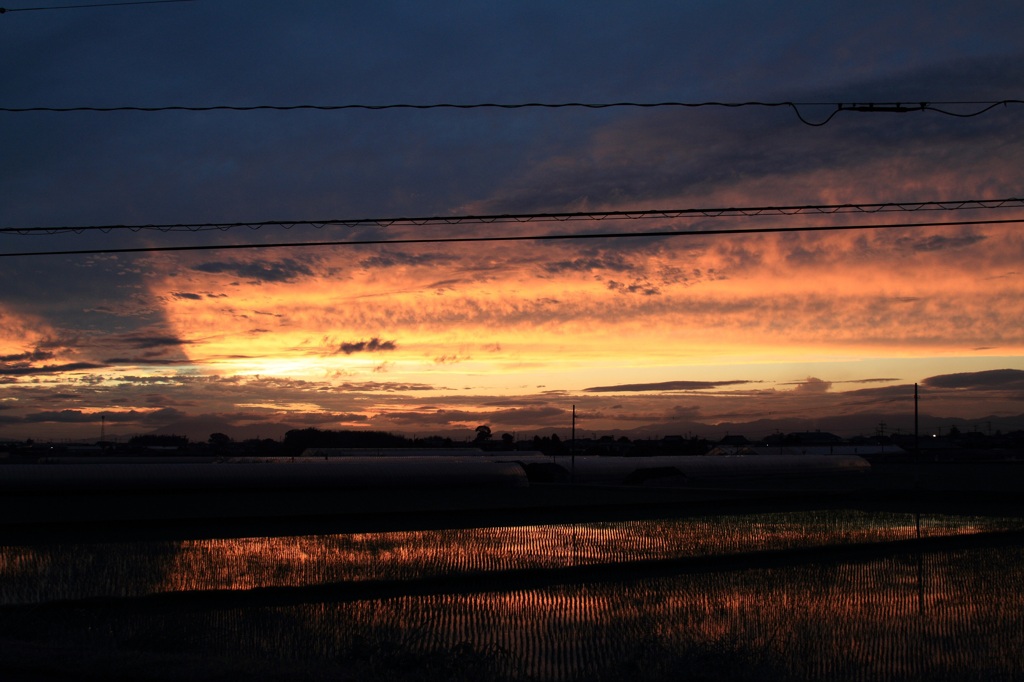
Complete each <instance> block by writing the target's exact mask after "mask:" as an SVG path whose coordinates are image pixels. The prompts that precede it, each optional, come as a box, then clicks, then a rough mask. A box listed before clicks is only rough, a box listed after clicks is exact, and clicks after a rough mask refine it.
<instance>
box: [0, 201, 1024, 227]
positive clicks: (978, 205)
mask: <svg viewBox="0 0 1024 682" xmlns="http://www.w3.org/2000/svg"><path fill="white" fill-rule="evenodd" d="M1004 208H1024V199H1018V198H1006V199H957V200H948V201H914V202H886V203H861V204H803V205H793V206H746V207H728V208H681V209H642V210H635V211H629V210H626V211H576V212H564V213H502V214H490V215H488V214H484V215H461V216H460V215H455V216H428V217H419V218H409V217H402V218H340V219H337V218H336V219H326V220H264V221H258V222H227V223H170V224H161V225H153V224H150V225H82V226H51V227H0V234H17V235H55V234H67V233H75V234H82V233H85V232H104V233H109V232H114V231H121V230H128V231H131V232H142V231H155V232H209V231H221V232H226V231H228V230H231V229H235V228H243V227H247V228H249V229H251V230H259V229H261V228H264V227H283V228H286V229H290V228H292V227H299V226H305V227H314V228H316V229H321V228H324V227H327V226H340V227H384V228H387V227H397V226H412V227H425V226H431V225H473V224H481V225H486V224H501V223H535V222H577V221H603V220H645V219H648V220H649V219H657V218H661V219H674V218H698V217H705V218H721V217H744V218H750V217H756V216H792V215H808V214H813V215H837V214H847V213H855V214H873V213H889V212H904V213H916V212H919V211H963V210H975V209H989V210H993V209H1004Z"/></svg>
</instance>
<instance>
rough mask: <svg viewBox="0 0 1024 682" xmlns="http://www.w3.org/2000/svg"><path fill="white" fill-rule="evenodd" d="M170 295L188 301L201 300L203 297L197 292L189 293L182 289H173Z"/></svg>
mask: <svg viewBox="0 0 1024 682" xmlns="http://www.w3.org/2000/svg"><path fill="white" fill-rule="evenodd" d="M171 296H173V297H174V298H178V299H184V300H188V301H201V300H203V297H202V296H200V295H199V294H191V293H187V292H183V291H175V292H174V293H172V294H171Z"/></svg>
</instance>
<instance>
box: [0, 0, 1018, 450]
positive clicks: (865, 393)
mask: <svg viewBox="0 0 1024 682" xmlns="http://www.w3.org/2000/svg"><path fill="white" fill-rule="evenodd" d="M79 4H87V3H84V2H73V1H70V0H69V1H67V2H65V1H64V0H46V1H45V2H34V1H33V0H17V1H15V0H10V2H7V3H5V4H4V7H6V8H7V9H8V11H7V12H6V13H4V14H0V63H3V64H4V75H3V76H2V78H0V84H2V87H0V107H2V108H4V109H5V110H4V111H0V150H2V151H0V227H2V228H38V227H82V226H101V225H132V226H142V225H196V224H208V223H244V222H250V221H251V222H264V221H285V222H288V221H322V222H327V221H330V220H345V219H349V220H352V219H364V218H400V217H431V216H465V215H481V214H487V215H493V214H537V213H540V214H543V213H565V212H600V211H606V212H607V211H626V210H633V211H642V210H653V209H659V210H661V209H664V210H679V209H703V208H709V209H710V208H724V207H777V206H818V205H834V204H856V205H862V204H878V203H889V202H893V203H912V202H954V201H976V200H998V199H1012V198H1017V199H1020V198H1022V197H1024V187H1022V184H1024V161H1022V159H1024V104H1021V103H1019V102H1016V103H1008V104H1005V105H999V106H996V107H994V108H992V109H991V110H989V111H986V112H984V113H980V114H979V115H977V116H973V117H964V116H963V115H965V114H970V113H975V112H978V111H980V110H982V109H984V108H985V107H986V106H987V105H986V104H984V103H987V102H997V101H1003V100H1021V99H1024V68H1022V67H1021V65H1022V64H1024V42H1022V40H1021V36H1020V28H1021V26H1024V5H1019V4H1017V3H1010V2H983V1H982V2H971V3H966V2H959V1H958V2H928V3H923V2H920V3H918V2H907V3H891V2H860V3H855V4H854V3H822V2H814V3H812V2H790V3H764V2H689V3H680V2H668V1H666V2H653V1H652V2H643V3H621V2H603V1H592V0H588V1H587V2H560V3H550V2H533V1H525V0H524V1H518V2H505V3H502V2H492V3H457V2H387V1H384V2H374V3H342V2H328V1H326V0H297V1H295V2H288V3H280V2H273V3H272V2H265V1H263V0H253V1H249V0H246V1H243V0H194V1H191V2H162V3H155V4H150V5H125V6H110V7H92V8H85V7H80V8H71V9H58V10H53V9H47V10H38V11H14V10H17V9H24V10H27V9H29V8H31V7H42V6H46V7H54V6H58V5H68V6H70V5H79ZM668 101H671V102H687V103H700V102H711V101H715V102H726V103H740V102H751V101H759V102H800V103H819V104H816V105H813V106H812V105H811V104H803V105H801V106H800V107H798V109H797V110H794V109H792V108H788V107H762V106H747V107H700V108H684V107H652V108H636V107H615V108H606V109H592V108H582V107H573V108H559V109H552V108H527V109H498V108H478V109H451V108H447V109H385V110H365V109H363V110H360V109H356V110H352V109H349V110H336V111H313V110H292V111H268V110H258V111H225V110H214V111H203V112H197V111H160V112H140V111H118V112H86V111H78V112H63V113H59V112H52V111H51V112H44V111H34V112H17V111H11V110H12V109H19V108H30V107H52V108H65V107H119V106H134V107H167V106H191V107H208V106H219V105H232V106H253V105H282V106H286V105H302V104H307V105H342V104H365V105H383V104H400V103H402V104H435V103H455V104H477V103H505V104H520V103H528V102H544V103H567V102H589V103H611V102H668ZM870 102H876V103H903V104H906V105H908V106H910V107H914V106H917V105H919V104H920V103H922V102H928V103H948V104H942V105H940V104H934V105H933V107H930V108H929V109H928V110H924V111H909V112H904V113H893V112H877V111H876V112H873V113H865V112H855V111H841V112H839V113H837V114H835V110H836V106H835V104H836V103H846V104H853V103H861V104H864V103H870ZM936 109H942V110H945V111H948V112H950V113H955V114H960V115H961V116H952V115H946V114H943V113H940V112H939V111H936ZM798 114H799V115H798ZM832 114H835V115H834V116H833V117H832V118H831V119H830V120H828V123H826V124H824V125H821V126H812V125H807V124H806V123H805V122H802V121H801V118H800V117H803V118H804V119H805V120H806V121H807V122H811V123H819V122H822V121H823V120H825V119H827V118H828V117H829V116H830V115H832ZM1021 206H1022V202H1021V201H1019V200H1018V201H1016V202H1010V203H1009V204H1008V205H1006V206H1003V207H1000V208H997V207H994V205H986V207H983V208H978V207H975V205H974V204H969V205H968V206H966V207H965V210H955V211H938V210H929V211H905V212H904V211H890V212H879V213H849V212H844V213H838V214H833V215H814V214H797V215H778V214H777V213H774V212H767V213H766V214H765V215H760V216H754V217H745V216H735V215H732V216H717V217H715V216H705V215H698V216H684V217H659V218H646V219H642V220H625V219H622V220H601V221H588V220H575V221H571V222H546V221H540V222H522V223H497V224H495V223H483V224H479V223H464V224H458V225H437V224H432V225H419V226H416V225H409V224H398V225H392V226H381V225H373V224H363V225H359V226H356V227H346V226H344V225H337V224H335V225H327V226H323V227H319V228H317V227H313V226H309V225H298V226H292V227H290V228H286V227H282V226H279V225H267V226H264V227H262V228H260V229H253V228H251V227H248V226H242V227H235V228H231V229H225V230H210V231H195V230H174V231H158V230H145V229H143V230H117V229H115V230H104V231H98V230H86V231H82V232H80V233H74V232H70V233H69V232H63V233H58V234H41V233H38V232H36V233H27V234H15V233H12V232H10V231H7V232H4V233H0V439H2V438H29V437H31V438H35V439H37V440H47V439H51V438H52V439H63V438H83V439H96V438H98V437H99V435H100V430H101V423H102V428H103V429H105V433H106V435H107V436H108V437H114V438H127V437H129V436H131V435H135V434H143V433H179V434H181V433H184V434H186V435H189V436H190V437H192V438H200V439H201V438H205V436H206V435H208V434H209V433H210V432H211V431H224V432H226V433H228V434H229V435H232V436H233V437H236V438H243V437H254V436H263V437H273V438H278V437H280V436H281V435H282V434H283V433H284V431H285V430H287V429H288V428H304V427H309V426H313V427H317V428H323V429H343V428H344V429H349V428H359V429H375V430H383V431H391V432H402V433H407V434H410V435H412V434H415V435H421V436H422V435H429V434H445V435H454V436H456V437H460V435H465V436H467V437H468V436H469V435H471V434H472V432H473V429H474V427H476V426H477V425H479V424H489V425H490V426H491V428H492V430H494V431H495V433H500V432H504V431H508V432H514V433H516V434H517V435H533V434H535V433H541V434H548V433H551V432H553V431H558V432H561V433H563V434H564V433H565V432H566V431H567V430H568V428H569V426H570V423H571V412H572V407H573V406H574V405H575V406H576V409H577V413H578V423H579V425H580V428H582V429H584V430H585V432H586V433H587V434H588V435H589V434H590V433H597V434H600V433H613V432H614V433H626V434H634V435H642V436H650V435H665V434H673V433H680V434H681V433H687V432H698V433H700V434H701V435H706V436H708V437H720V436H722V435H724V434H725V432H726V431H732V432H733V433H735V432H743V431H744V427H743V425H744V424H746V425H748V428H749V429H750V430H751V431H750V432H749V433H747V435H748V436H751V437H757V436H763V435H765V434H764V433H762V432H761V431H762V430H764V429H766V428H769V427H770V422H772V421H773V420H775V421H777V423H779V424H783V423H792V424H797V422H795V421H793V420H796V419H801V420H804V421H803V422H800V424H802V425H803V426H804V427H806V428H821V429H822V430H834V431H836V432H837V433H843V435H852V432H856V431H858V430H859V431H863V432H866V433H870V432H871V430H872V429H873V428H875V425H876V424H877V422H878V420H879V419H880V418H883V417H885V416H886V415H903V416H905V415H907V414H910V413H912V411H913V390H914V389H913V387H914V384H915V383H917V384H920V389H921V396H922V399H921V400H922V402H921V410H922V412H923V413H926V414H927V415H929V416H930V417H934V418H935V419H937V420H938V422H941V421H942V420H946V421H947V422H948V421H949V420H952V419H954V418H963V419H967V420H992V419H995V420H996V422H997V424H998V425H999V426H1000V427H1001V428H1010V427H1015V428H1024V417H1022V416H1021V415H1022V414H1024V231H1022V224H1021V223H1014V222H1009V221H1012V220H1018V219H1019V220H1021V221H1024V208H1021ZM908 208H909V207H908ZM981 221H1007V222H1003V223H996V222H988V223H983V222H981ZM883 223H884V224H904V223H928V224H929V225H926V226H919V227H912V226H911V227H893V228H884V229H850V230H837V231H818V232H794V233H790V234H780V233H772V232H769V233H761V234H742V235H721V234H706V235H701V234H699V233H700V232H702V231H707V230H732V229H735V230H741V229H748V230H749V229H753V228H765V227H772V228H797V227H816V226H839V225H843V226H863V225H871V224H883ZM943 223H961V224H956V225H953V224H943ZM963 223H973V224H963ZM667 231H680V232H687V233H691V234H688V235H686V236H645V237H637V238H623V237H603V238H588V239H564V240H522V241H472V242H434V243H429V242H428V243H420V244H376V245H361V246H351V245H341V246H312V247H311V246H291V247H281V246H275V247H273V248H244V249H230V250H218V249H210V250H190V251H150V252H137V253H110V251H111V250H115V249H126V248H144V247H181V246H217V245H222V246H228V245H258V244H281V243H294V242H304V243H308V242H323V241H352V240H384V239H390V240H393V239H411V238H425V239H445V238H453V237H466V238H478V237H497V236H501V237H508V236H515V235H522V236H530V235H555V234H587V235H594V234H597V233H602V234H604V233H623V232H662V233H663V232H667ZM692 233H696V234H692ZM45 251H95V252H96V253H89V254H78V255H10V254H26V253H35V252H45ZM858 415H860V416H861V419H860V421H859V422H858V421H857V417H858ZM759 420H768V421H759ZM778 420H783V421H778ZM784 420H789V421H788V422H785V421H784ZM751 422H757V424H751ZM904 428H906V424H905V423H904Z"/></svg>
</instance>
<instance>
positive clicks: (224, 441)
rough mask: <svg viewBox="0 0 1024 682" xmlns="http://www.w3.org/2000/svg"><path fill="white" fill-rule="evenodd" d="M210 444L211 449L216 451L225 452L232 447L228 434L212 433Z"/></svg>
mask: <svg viewBox="0 0 1024 682" xmlns="http://www.w3.org/2000/svg"><path fill="white" fill-rule="evenodd" d="M208 442H209V443H210V447H212V448H214V449H216V450H223V449H224V448H226V447H227V446H229V445H231V437H230V436H229V435H227V434H226V433H220V432H217V433H211V434H210V439H209V441H208Z"/></svg>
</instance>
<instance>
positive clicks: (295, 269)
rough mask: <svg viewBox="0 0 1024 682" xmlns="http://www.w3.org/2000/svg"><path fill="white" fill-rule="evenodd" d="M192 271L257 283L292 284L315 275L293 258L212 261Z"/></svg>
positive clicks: (195, 267)
mask: <svg viewBox="0 0 1024 682" xmlns="http://www.w3.org/2000/svg"><path fill="white" fill-rule="evenodd" d="M192 269H193V270H199V271H200V272H208V273H212V274H223V273H227V274H230V275H234V276H236V277H241V278H244V279H246V280H249V281H255V282H292V281H295V280H296V279H299V278H300V277H310V276H312V275H313V270H312V269H311V268H310V267H309V265H307V264H306V263H302V262H299V261H296V260H293V259H291V258H286V259H283V260H279V261H260V260H253V261H237V260H232V261H210V262H207V263H200V264H198V265H193V266H192Z"/></svg>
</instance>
